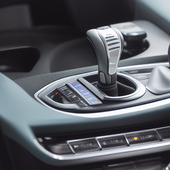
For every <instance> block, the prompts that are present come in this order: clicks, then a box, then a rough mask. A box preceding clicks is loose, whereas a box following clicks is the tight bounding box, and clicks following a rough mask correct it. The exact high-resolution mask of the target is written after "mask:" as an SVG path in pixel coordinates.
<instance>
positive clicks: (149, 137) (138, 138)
mask: <svg viewBox="0 0 170 170" xmlns="http://www.w3.org/2000/svg"><path fill="white" fill-rule="evenodd" d="M126 137H127V139H128V141H129V143H130V144H137V143H144V142H152V141H159V137H158V135H157V133H156V132H154V131H150V132H141V133H135V134H130V135H126Z"/></svg>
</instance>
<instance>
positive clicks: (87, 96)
mask: <svg viewBox="0 0 170 170" xmlns="http://www.w3.org/2000/svg"><path fill="white" fill-rule="evenodd" d="M68 86H69V87H70V88H72V89H73V90H75V92H77V93H78V94H79V95H80V96H81V98H83V99H84V100H85V101H86V102H87V103H88V104H89V105H98V104H102V102H101V101H100V100H99V99H98V98H97V97H96V96H95V95H93V94H92V93H91V92H90V91H89V90H88V89H86V87H85V86H83V85H82V84H81V83H79V82H78V81H74V82H71V83H68Z"/></svg>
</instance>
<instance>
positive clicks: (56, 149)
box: [47, 143, 73, 155]
mask: <svg viewBox="0 0 170 170" xmlns="http://www.w3.org/2000/svg"><path fill="white" fill-rule="evenodd" d="M47 148H49V150H50V151H51V152H53V153H55V154H60V155H64V154H72V153H73V152H72V151H71V149H70V147H69V145H68V144H66V143H62V144H56V145H53V144H51V145H47Z"/></svg>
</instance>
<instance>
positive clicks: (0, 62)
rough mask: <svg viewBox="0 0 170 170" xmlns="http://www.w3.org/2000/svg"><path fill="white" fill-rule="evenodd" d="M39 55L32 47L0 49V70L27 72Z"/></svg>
mask: <svg viewBox="0 0 170 170" xmlns="http://www.w3.org/2000/svg"><path fill="white" fill-rule="evenodd" d="M39 56H40V54H39V51H38V50H37V49H36V48H33V47H23V48H22V47H21V48H13V49H7V50H1V51H0V72H29V71H31V70H32V68H33V67H34V65H35V64H36V62H37V61H38V59H39Z"/></svg>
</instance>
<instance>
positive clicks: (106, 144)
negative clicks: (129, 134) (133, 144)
mask: <svg viewBox="0 0 170 170" xmlns="http://www.w3.org/2000/svg"><path fill="white" fill-rule="evenodd" d="M97 140H98V141H99V143H100V145H101V147H102V148H103V149H104V148H111V147H119V146H120V147H121V146H127V145H128V144H127V142H126V139H125V137H124V136H114V137H101V138H97Z"/></svg>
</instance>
